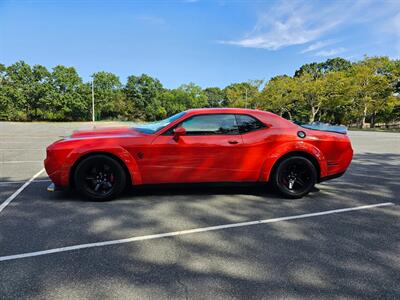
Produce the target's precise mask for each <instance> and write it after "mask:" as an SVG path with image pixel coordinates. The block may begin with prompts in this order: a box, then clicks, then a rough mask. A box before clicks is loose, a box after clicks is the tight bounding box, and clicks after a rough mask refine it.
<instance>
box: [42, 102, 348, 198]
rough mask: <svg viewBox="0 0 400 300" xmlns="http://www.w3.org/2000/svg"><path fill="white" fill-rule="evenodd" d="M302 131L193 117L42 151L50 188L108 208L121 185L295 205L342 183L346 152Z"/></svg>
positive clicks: (76, 138) (336, 139) (341, 139)
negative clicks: (261, 192) (265, 190)
mask: <svg viewBox="0 0 400 300" xmlns="http://www.w3.org/2000/svg"><path fill="white" fill-rule="evenodd" d="M326 127H327V128H324V127H321V128H319V127H318V126H317V127H316V129H311V128H305V127H301V126H299V125H296V124H294V123H292V122H290V121H288V120H285V119H283V118H281V117H279V116H277V115H275V114H272V113H269V112H265V111H261V110H250V109H236V108H231V109H228V108H221V109H219V108H215V109H214V108H213V109H192V110H188V111H184V112H181V113H178V114H176V115H174V116H172V117H169V118H168V119H165V120H162V121H159V122H154V123H150V124H143V125H137V126H136V127H120V128H108V129H95V130H87V131H77V132H74V133H73V134H72V135H71V136H70V137H68V138H64V139H62V140H59V141H57V142H55V143H53V144H51V145H50V146H49V147H48V148H47V158H46V159H45V161H44V164H45V168H46V171H47V174H48V175H49V177H50V178H51V180H52V181H53V183H54V185H53V187H54V186H55V187H67V186H71V187H73V188H75V189H76V190H77V191H78V192H80V193H81V194H83V195H84V196H86V197H88V198H90V199H93V200H98V201H101V200H109V199H112V198H115V197H116V196H118V195H119V194H120V193H121V192H122V191H123V190H124V188H125V187H126V186H127V185H142V184H160V183H189V182H191V183H193V182H271V183H272V185H273V186H274V187H275V188H276V189H277V190H278V191H279V192H280V193H281V194H282V195H283V196H285V197H288V198H300V197H302V196H304V195H306V194H307V193H308V192H309V191H310V190H311V189H312V188H313V186H314V185H315V183H317V182H321V181H324V180H327V179H332V178H335V177H339V176H341V175H342V174H343V173H344V172H345V171H346V169H347V167H348V166H349V164H350V162H351V159H352V156H353V150H352V147H351V144H350V140H349V138H348V136H347V135H346V132H345V131H344V132H331V130H330V129H329V126H326Z"/></svg>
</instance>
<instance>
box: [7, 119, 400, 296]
mask: <svg viewBox="0 0 400 300" xmlns="http://www.w3.org/2000/svg"><path fill="white" fill-rule="evenodd" d="M88 126H90V125H89V124H83V123H51V124H46V123H32V124H26V123H20V124H19V123H0V299H11V298H13V299H14V298H29V299H44V298H51V299H65V298H68V299H77V298H80V299H81V298H86V299H99V298H113V299H119V298H123V299H126V298H130V299H160V298H161V299H166V298H168V299H180V298H186V299H193V298H194V299H207V298H208V299H210V298H211V299H227V298H257V299H259V298H363V299H365V298H371V299H372V298H374V299H376V298H385V299H400V208H399V204H400V184H399V178H400V134H399V133H377V132H357V131H355V132H350V138H351V140H352V143H353V148H354V150H355V157H354V160H353V162H352V164H351V167H350V169H349V170H348V172H347V173H346V174H345V175H344V176H343V177H341V178H339V179H336V180H333V181H329V182H326V183H322V184H319V185H318V186H317V188H318V191H315V192H313V193H311V194H310V195H309V196H307V197H305V198H303V199H299V200H286V199H282V198H280V197H279V196H277V195H275V194H274V193H272V192H271V191H270V190H269V189H267V188H265V187H264V186H262V187H258V186H257V187H254V186H207V185H195V186H172V187H146V188H133V189H131V190H130V191H128V192H127V193H126V194H125V195H124V196H123V197H121V198H120V199H118V200H115V201H112V202H104V203H94V202H89V201H86V200H84V199H81V198H80V197H79V196H78V195H76V194H74V193H73V192H71V191H62V192H55V193H48V192H47V191H46V187H47V186H48V184H49V181H48V177H47V176H46V174H45V172H42V173H39V172H40V171H41V170H42V168H43V162H42V161H43V159H44V157H45V148H46V146H47V145H48V144H49V143H51V142H52V141H54V140H56V139H59V138H60V136H64V135H67V134H69V133H70V132H71V131H72V130H74V129H77V128H82V127H88ZM38 173H39V174H38ZM35 174H36V175H37V177H36V178H35V179H34V180H32V182H30V183H29V184H27V181H29V180H30V179H32V177H33V176H34V175H35ZM23 185H25V187H24V189H23V190H20V193H19V194H18V195H16V196H15V197H13V195H15V192H16V191H17V190H18V189H20V188H21V186H23ZM10 199H11V200H10ZM380 205H381V206H380ZM258 220H264V221H263V222H257V221H258ZM253 221H255V222H253ZM243 222H252V223H244V224H243ZM225 225H226V226H225ZM213 226H220V227H213ZM163 233H166V235H160V236H154V235H155V234H163ZM171 233H172V234H171ZM127 239H128V240H127ZM110 241H111V242H110ZM103 242H109V244H107V243H103ZM63 247H70V248H63ZM38 251H39V253H37V252H38ZM40 251H42V252H40ZM52 252H54V253H52ZM35 253H36V254H35ZM19 254H23V255H22V256H18V255H19Z"/></svg>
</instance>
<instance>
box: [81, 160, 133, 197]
mask: <svg viewBox="0 0 400 300" xmlns="http://www.w3.org/2000/svg"><path fill="white" fill-rule="evenodd" d="M74 180H75V181H74V183H75V187H76V189H77V190H78V192H80V193H81V194H82V195H84V196H85V197H87V198H89V199H91V200H96V201H107V200H111V199H113V198H115V197H117V196H118V195H119V194H120V193H121V192H122V191H123V189H124V188H125V185H126V174H125V171H124V169H123V167H122V166H121V164H120V163H119V162H118V161H116V160H115V159H113V158H112V157H109V156H107V155H103V154H96V155H92V156H89V157H87V158H85V159H83V160H82V161H81V162H80V163H79V164H78V166H77V167H76V170H75V175H74Z"/></svg>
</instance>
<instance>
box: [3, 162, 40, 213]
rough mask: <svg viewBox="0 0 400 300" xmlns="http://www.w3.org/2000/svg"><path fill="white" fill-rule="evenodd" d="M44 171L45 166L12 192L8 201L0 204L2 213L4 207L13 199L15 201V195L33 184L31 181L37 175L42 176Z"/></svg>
mask: <svg viewBox="0 0 400 300" xmlns="http://www.w3.org/2000/svg"><path fill="white" fill-rule="evenodd" d="M43 172H44V168H43V169H41V170H40V171H39V172H37V173H36V174H35V175H33V176H32V178H31V179H29V180H28V181H27V182H25V183H24V184H23V185H22V186H21V187H20V188H19V189H18V190H16V191H15V192H14V194H12V195H11V196H10V197H8V198H7V199H6V201H4V202H3V203H2V204H1V205H0V213H1V212H2V211H3V209H4V208H6V206H7V205H8V204H10V202H11V201H13V200H14V199H15V197H17V196H18V195H19V194H20V193H21V192H22V191H23V190H24V189H25V188H26V187H27V186H28V185H30V184H31V182H32V181H33V180H35V178H36V177H38V176H40V175H41V174H42V173H43Z"/></svg>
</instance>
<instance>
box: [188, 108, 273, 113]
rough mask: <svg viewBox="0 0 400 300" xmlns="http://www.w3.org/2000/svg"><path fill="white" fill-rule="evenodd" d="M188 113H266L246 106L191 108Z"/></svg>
mask: <svg viewBox="0 0 400 300" xmlns="http://www.w3.org/2000/svg"><path fill="white" fill-rule="evenodd" d="M187 112H188V113H191V114H207V113H232V114H254V113H260V112H262V113H268V112H266V111H262V110H258V109H248V108H225V107H224V108H193V109H188V110H187Z"/></svg>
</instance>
